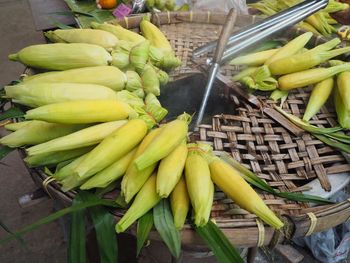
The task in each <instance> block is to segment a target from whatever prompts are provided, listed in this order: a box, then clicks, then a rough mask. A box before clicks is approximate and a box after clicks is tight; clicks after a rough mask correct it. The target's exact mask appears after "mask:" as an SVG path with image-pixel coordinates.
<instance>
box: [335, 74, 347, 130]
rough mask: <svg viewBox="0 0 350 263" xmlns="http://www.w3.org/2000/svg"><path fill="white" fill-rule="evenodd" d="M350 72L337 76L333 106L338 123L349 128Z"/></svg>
mask: <svg viewBox="0 0 350 263" xmlns="http://www.w3.org/2000/svg"><path fill="white" fill-rule="evenodd" d="M349 83H350V73H349V72H343V73H341V74H339V75H338V77H337V88H336V89H335V94H334V98H335V107H336V112H337V116H338V122H339V124H340V125H341V126H342V127H343V128H346V129H350V85H349Z"/></svg>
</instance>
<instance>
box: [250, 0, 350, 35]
mask: <svg viewBox="0 0 350 263" xmlns="http://www.w3.org/2000/svg"><path fill="white" fill-rule="evenodd" d="M299 2H301V1H300V0H283V1H276V0H261V1H259V2H256V3H252V4H249V6H250V7H252V8H254V9H258V10H259V11H260V12H262V13H263V14H265V15H267V16H271V15H273V14H275V13H278V12H280V11H281V10H284V9H286V8H288V7H291V6H294V5H296V4H298V3H299ZM348 8H349V5H348V4H346V3H341V2H337V1H335V0H331V1H329V3H328V5H327V7H326V8H324V9H322V10H320V11H318V12H317V13H315V14H313V15H311V16H309V17H308V18H306V19H305V21H303V22H301V23H299V24H298V26H299V27H300V28H302V29H304V30H306V31H310V32H312V33H315V34H318V35H324V36H329V35H330V34H331V33H333V32H336V29H335V28H334V27H333V26H332V25H333V24H337V21H336V20H334V19H333V18H332V17H331V16H330V14H332V13H335V12H339V11H343V10H346V9H348Z"/></svg>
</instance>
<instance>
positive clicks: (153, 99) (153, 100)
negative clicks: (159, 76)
mask: <svg viewBox="0 0 350 263" xmlns="http://www.w3.org/2000/svg"><path fill="white" fill-rule="evenodd" d="M145 104H146V105H150V104H154V105H158V106H162V105H161V104H160V102H159V100H158V99H157V97H156V96H155V95H154V94H152V93H148V94H147V96H146V98H145Z"/></svg>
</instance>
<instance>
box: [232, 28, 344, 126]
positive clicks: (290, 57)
mask: <svg viewBox="0 0 350 263" xmlns="http://www.w3.org/2000/svg"><path fill="white" fill-rule="evenodd" d="M311 37H312V33H310V32H309V33H304V34H302V35H300V36H298V37H296V38H295V39H293V40H291V41H290V42H289V43H287V44H286V45H284V46H282V47H277V48H275V49H269V50H264V51H260V52H257V53H252V54H247V55H244V56H241V57H237V58H235V59H233V60H232V61H231V62H230V64H231V65H236V66H238V65H239V66H245V67H246V68H244V69H243V70H242V71H241V72H240V73H239V74H237V75H236V76H234V77H233V80H234V81H239V82H241V83H242V84H244V85H245V86H247V87H248V88H249V89H251V90H263V91H273V92H272V94H271V98H272V99H274V100H278V99H280V98H282V99H286V97H287V96H288V92H289V91H290V90H292V89H296V88H303V87H307V86H309V85H312V87H313V89H312V92H311V95H310V98H309V102H308V104H307V107H306V110H305V113H304V116H303V120H304V121H305V122H308V121H309V120H310V119H311V118H312V117H313V116H314V115H315V114H316V113H317V112H318V111H319V110H320V108H321V107H322V106H323V105H324V104H325V103H326V101H327V99H328V98H329V97H330V95H331V94H332V90H334V98H335V106H336V111H337V115H338V121H339V124H340V125H341V126H342V127H343V128H350V122H349V118H350V101H348V97H349V94H348V90H349V88H350V85H349V83H348V82H349V81H350V78H349V77H350V76H349V74H348V72H347V71H350V63H346V62H343V61H340V60H332V58H335V57H337V56H339V55H342V54H345V53H348V52H350V47H344V48H335V47H336V46H337V45H338V44H339V43H340V40H339V39H338V38H335V39H332V40H330V41H328V42H326V43H324V44H321V45H318V46H316V47H314V48H312V49H306V48H305V45H306V44H307V43H308V42H309V40H310V38H311ZM335 83H337V85H335ZM335 86H336V87H335Z"/></svg>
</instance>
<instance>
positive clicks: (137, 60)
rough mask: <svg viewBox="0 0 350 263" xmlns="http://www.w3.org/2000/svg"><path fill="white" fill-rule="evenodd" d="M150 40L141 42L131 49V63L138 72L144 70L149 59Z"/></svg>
mask: <svg viewBox="0 0 350 263" xmlns="http://www.w3.org/2000/svg"><path fill="white" fill-rule="evenodd" d="M149 46H150V42H149V41H144V42H141V43H140V44H138V45H136V46H134V47H133V48H132V49H131V50H130V64H131V65H132V66H133V67H135V69H136V71H137V72H138V73H141V72H143V70H144V68H145V65H146V63H147V61H148V53H149Z"/></svg>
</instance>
